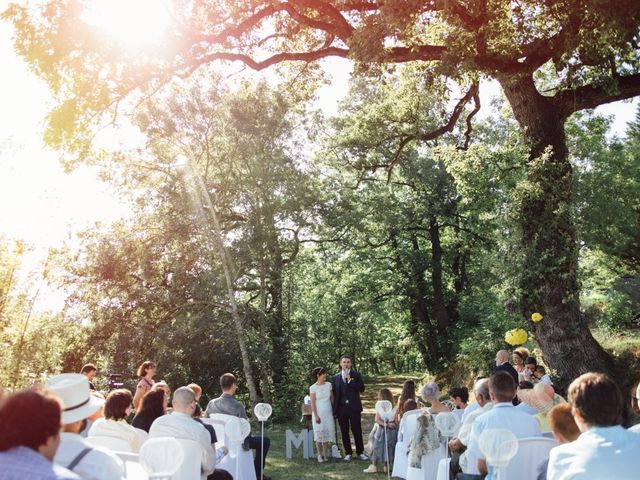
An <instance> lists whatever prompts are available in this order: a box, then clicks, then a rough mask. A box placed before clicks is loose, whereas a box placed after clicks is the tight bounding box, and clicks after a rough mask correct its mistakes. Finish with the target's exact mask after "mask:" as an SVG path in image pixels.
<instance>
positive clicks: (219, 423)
mask: <svg viewBox="0 0 640 480" xmlns="http://www.w3.org/2000/svg"><path fill="white" fill-rule="evenodd" d="M200 420H202V423H206V424H207V425H211V426H212V427H213V429H214V430H215V431H216V437H217V439H218V442H217V443H216V448H220V447H222V446H223V445H224V444H225V443H224V436H225V429H224V426H225V422H226V421H225V420H220V419H219V418H206V417H205V418H201V419H200Z"/></svg>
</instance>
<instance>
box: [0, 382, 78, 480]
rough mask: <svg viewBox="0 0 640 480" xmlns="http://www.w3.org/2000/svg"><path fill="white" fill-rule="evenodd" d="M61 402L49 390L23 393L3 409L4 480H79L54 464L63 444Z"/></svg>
mask: <svg viewBox="0 0 640 480" xmlns="http://www.w3.org/2000/svg"><path fill="white" fill-rule="evenodd" d="M60 417H61V408H60V402H59V401H58V399H57V398H56V397H54V396H53V395H52V394H50V393H49V392H47V391H46V390H40V389H31V390H22V391H19V392H16V393H14V394H13V395H9V396H8V397H7V398H5V399H4V400H3V403H2V405H1V406H0V479H2V480H78V479H79V478H80V477H78V476H77V475H76V474H75V473H73V472H71V471H69V470H67V469H66V468H63V467H61V466H60V465H56V464H55V463H53V458H54V456H55V454H56V450H57V449H58V444H59V443H60Z"/></svg>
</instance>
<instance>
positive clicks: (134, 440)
mask: <svg viewBox="0 0 640 480" xmlns="http://www.w3.org/2000/svg"><path fill="white" fill-rule="evenodd" d="M131 402H133V396H132V395H131V392H130V391H129V390H126V389H124V388H121V389H118V390H113V391H112V392H110V393H109V395H107V399H106V401H105V403H104V418H100V419H98V420H96V421H95V422H93V425H92V426H91V430H89V438H91V437H113V438H119V439H121V440H124V441H125V442H127V443H128V444H129V446H130V447H131V451H132V452H133V453H138V452H139V451H140V438H139V437H138V433H137V432H136V429H135V428H134V427H132V426H131V425H129V424H128V423H127V417H128V416H129V413H130V412H131Z"/></svg>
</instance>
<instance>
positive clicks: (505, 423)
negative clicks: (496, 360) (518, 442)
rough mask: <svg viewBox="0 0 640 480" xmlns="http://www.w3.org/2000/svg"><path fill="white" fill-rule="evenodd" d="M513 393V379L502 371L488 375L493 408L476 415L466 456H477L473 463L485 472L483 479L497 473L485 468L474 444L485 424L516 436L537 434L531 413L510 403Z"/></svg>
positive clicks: (538, 430) (487, 426)
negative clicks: (475, 462)
mask: <svg viewBox="0 0 640 480" xmlns="http://www.w3.org/2000/svg"><path fill="white" fill-rule="evenodd" d="M515 394H516V383H515V381H514V380H513V377H512V376H511V375H509V374H508V373H506V372H496V373H494V374H493V375H491V378H489V397H490V398H491V402H492V403H493V408H492V409H491V410H490V411H488V412H486V413H483V414H482V415H480V416H479V417H478V418H476V420H475V421H474V422H473V426H472V427H471V435H470V437H469V448H468V452H469V453H468V455H469V457H472V456H473V457H475V458H477V459H478V460H477V467H478V471H479V472H480V474H481V475H487V477H486V479H487V480H493V479H495V478H496V477H497V472H496V470H495V469H493V468H488V466H487V462H486V460H485V456H484V454H483V453H482V452H481V450H480V446H479V444H478V441H479V438H480V435H481V434H482V432H483V431H484V430H485V429H487V428H504V429H506V430H510V431H511V432H512V433H513V434H514V435H515V436H516V438H526V437H539V436H541V433H540V425H539V423H538V421H537V420H536V419H535V418H534V417H533V416H531V415H529V414H527V413H523V412H521V411H519V410H517V409H516V408H515V407H514V406H513V403H512V401H513V397H514V396H515Z"/></svg>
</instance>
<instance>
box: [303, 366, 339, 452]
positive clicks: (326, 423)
mask: <svg viewBox="0 0 640 480" xmlns="http://www.w3.org/2000/svg"><path fill="white" fill-rule="evenodd" d="M312 373H313V376H314V377H315V378H316V383H314V384H313V385H311V386H310V387H309V396H310V397H311V412H312V421H313V439H314V440H315V442H316V447H317V452H318V462H319V463H323V462H326V461H327V456H328V453H327V451H328V448H329V442H335V441H336V426H335V423H334V422H333V391H332V388H331V383H330V382H327V371H326V370H325V369H324V368H322V367H316V368H314V369H313V372H312Z"/></svg>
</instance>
